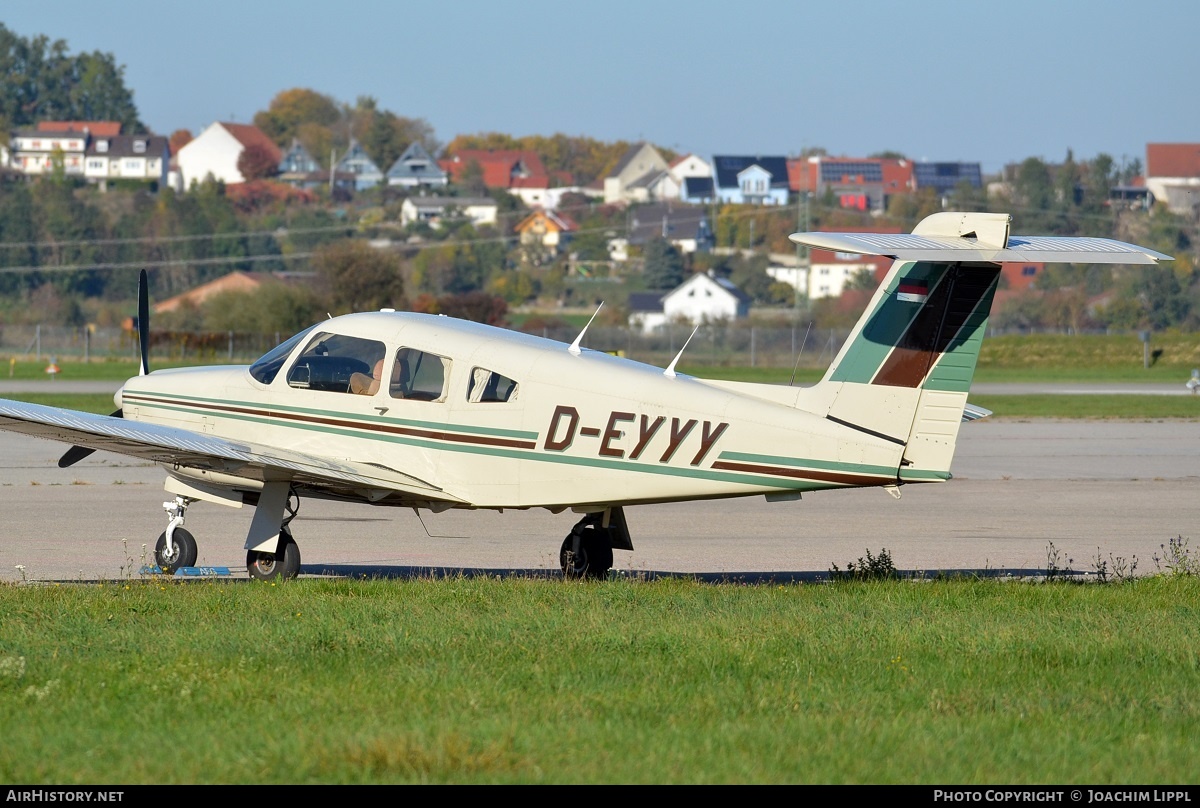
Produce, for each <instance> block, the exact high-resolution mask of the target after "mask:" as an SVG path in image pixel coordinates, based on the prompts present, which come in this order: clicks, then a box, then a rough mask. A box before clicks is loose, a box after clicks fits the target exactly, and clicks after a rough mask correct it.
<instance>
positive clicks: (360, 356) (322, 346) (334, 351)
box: [287, 331, 387, 393]
mask: <svg viewBox="0 0 1200 808" xmlns="http://www.w3.org/2000/svg"><path fill="white" fill-rule="evenodd" d="M386 354H387V349H386V348H385V347H384V345H383V343H382V342H380V341H379V340H374V339H363V338H362V337H350V336H347V335H345V334H330V333H329V332H324V331H323V332H321V333H318V334H317V335H316V336H315V337H313V338H312V339H311V340H309V343H308V346H307V347H306V348H305V349H304V352H303V353H302V354H300V356H299V357H298V358H297V359H296V362H295V364H293V365H292V369H291V370H290V371H288V377H287V378H288V386H289V387H296V388H299V389H302V390H321V391H323V392H327V393H352V392H353V393H362V392H366V389H365V383H366V382H369V381H370V380H371V379H377V378H379V377H380V376H382V374H383V358H384V356H385V355H386Z"/></svg>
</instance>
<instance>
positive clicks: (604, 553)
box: [558, 526, 613, 579]
mask: <svg viewBox="0 0 1200 808" xmlns="http://www.w3.org/2000/svg"><path fill="white" fill-rule="evenodd" d="M574 544H575V534H574V532H572V533H571V534H569V535H568V536H567V538H566V539H564V540H563V543H562V548H561V549H560V550H559V551H558V563H559V564H561V565H562V571H563V577H564V578H591V579H600V578H607V577H608V571H609V570H610V569H612V565H613V551H612V545H611V544H610V543H609V541H608V536H607V535H605V533H604V531H602V530H600V529H598V528H595V527H590V526H589V527H585V528H583V529H582V530H581V531H580V534H579V552H578V553H576V552H575V549H574Z"/></svg>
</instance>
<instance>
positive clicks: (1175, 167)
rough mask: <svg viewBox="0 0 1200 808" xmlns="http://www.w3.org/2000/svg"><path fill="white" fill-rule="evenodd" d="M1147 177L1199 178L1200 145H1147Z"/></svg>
mask: <svg viewBox="0 0 1200 808" xmlns="http://www.w3.org/2000/svg"><path fill="white" fill-rule="evenodd" d="M1146 176H1147V177H1200V143H1147V144H1146Z"/></svg>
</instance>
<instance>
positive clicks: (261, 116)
mask: <svg viewBox="0 0 1200 808" xmlns="http://www.w3.org/2000/svg"><path fill="white" fill-rule="evenodd" d="M341 118H342V113H341V110H339V109H338V104H337V102H336V101H334V100H333V99H332V98H330V97H329V96H327V95H322V94H321V93H318V92H317V91H315V90H309V89H306V88H303V87H295V88H293V89H291V90H284V91H283V92H281V93H279V94H278V95H276V96H275V97H274V98H272V99H271V104H270V106H268V107H267V109H266V110H264V111H262V112H258V113H256V114H255V116H254V125H255V126H257V127H258V128H259V129H261V130H262V131H263V134H265V135H266V136H267V137H269V138H271V139H272V140H274V141H275V142H276V143H277V144H279V145H280V146H284V147H286V146H287V145H288V144H290V143H291V142H292V138H293V137H297V136H298V135H299V132H300V127H301V126H303V125H304V124H317V125H318V126H321V127H324V128H329V127H331V126H333V125H334V124H336V123H337V122H338V121H340V120H341ZM305 145H306V146H307V144H305ZM313 156H314V157H315V156H316V154H314V155H313Z"/></svg>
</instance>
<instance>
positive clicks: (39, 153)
mask: <svg viewBox="0 0 1200 808" xmlns="http://www.w3.org/2000/svg"><path fill="white" fill-rule="evenodd" d="M120 133H121V124H120V123H119V122H117V121H41V122H39V123H38V125H37V126H36V127H35V128H33V129H22V130H19V131H17V132H14V133H13V135H12V141H11V143H10V148H11V152H10V153H9V157H8V165H9V167H10V168H12V169H13V170H14V171H17V172H19V173H21V174H25V175H26V176H38V175H41V174H49V173H51V172H52V171H54V168H55V162H56V160H60V159H61V161H62V170H63V172H64V173H65V174H66V175H67V176H68V177H82V176H83V175H84V160H85V155H86V153H87V147H88V144H89V143H90V142H91V139H92V137H93V135H98V136H103V137H114V136H116V135H119V134H120Z"/></svg>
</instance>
